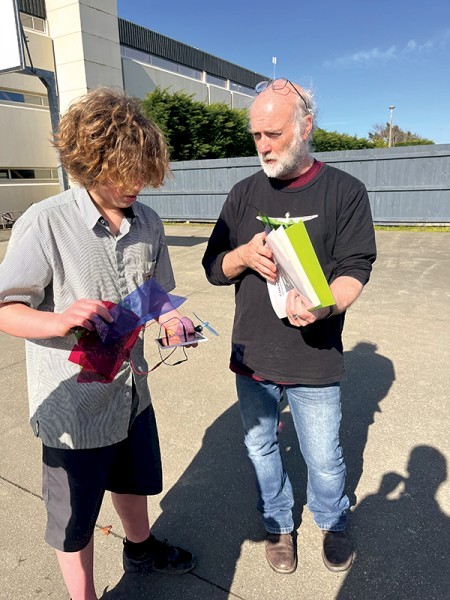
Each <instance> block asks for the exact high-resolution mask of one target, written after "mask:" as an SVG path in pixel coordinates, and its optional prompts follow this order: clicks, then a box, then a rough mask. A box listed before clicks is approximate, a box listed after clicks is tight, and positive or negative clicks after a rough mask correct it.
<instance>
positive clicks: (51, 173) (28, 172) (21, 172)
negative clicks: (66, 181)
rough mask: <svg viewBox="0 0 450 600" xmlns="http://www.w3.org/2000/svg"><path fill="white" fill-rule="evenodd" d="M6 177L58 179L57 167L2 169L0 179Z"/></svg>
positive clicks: (3, 179)
mask: <svg viewBox="0 0 450 600" xmlns="http://www.w3.org/2000/svg"><path fill="white" fill-rule="evenodd" d="M6 179H8V180H11V179H14V180H16V179H50V180H54V179H55V180H57V179H58V170H57V169H0V180H2V181H5V180H6Z"/></svg>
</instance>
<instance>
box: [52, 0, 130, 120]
mask: <svg viewBox="0 0 450 600" xmlns="http://www.w3.org/2000/svg"><path fill="white" fill-rule="evenodd" d="M46 8H47V22H48V26H49V34H50V36H51V38H52V39H53V44H54V53H55V66H56V72H57V77H58V90H59V97H60V110H61V112H64V111H65V110H66V108H67V106H68V105H69V104H70V102H71V101H72V100H73V99H74V98H77V97H79V96H81V95H83V94H84V93H86V92H87V91H88V90H89V89H92V88H94V87H97V86H98V85H108V86H118V87H122V85H123V82H122V67H121V60H120V43H119V29H118V25H117V3H116V2H115V1H111V0H47V1H46Z"/></svg>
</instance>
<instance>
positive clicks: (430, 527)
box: [0, 224, 450, 600]
mask: <svg viewBox="0 0 450 600" xmlns="http://www.w3.org/2000/svg"><path fill="white" fill-rule="evenodd" d="M210 231H211V226H210V225H199V224H182V225H167V226H166V234H167V238H168V242H169V249H170V254H171V257H172V262H173V267H174V271H175V276H176V280H177V288H176V290H175V293H178V294H180V295H182V296H185V297H186V298H187V300H186V302H185V304H184V305H183V307H182V308H183V311H184V312H185V314H187V315H188V316H191V317H193V313H194V312H195V313H196V314H197V315H199V316H200V317H201V318H202V319H203V320H207V321H209V322H210V323H211V325H212V326H213V327H214V328H215V329H216V330H217V331H218V332H219V334H220V335H219V336H218V337H215V336H213V335H210V334H208V337H209V340H208V342H206V343H201V344H199V346H198V348H196V349H188V350H187V355H188V358H189V360H188V361H187V362H184V363H182V364H179V365H177V366H166V365H162V366H160V367H159V368H158V369H156V370H155V371H154V372H153V373H152V374H151V375H150V389H151V392H152V397H153V402H154V406H155V411H156V415H157V420H158V426H159V433H160V439H161V449H162V456H163V466H164V480H165V481H164V484H165V485H164V491H163V492H162V493H161V494H160V495H158V496H156V497H153V498H151V499H150V500H149V507H150V514H151V516H152V519H153V520H154V527H153V532H154V534H155V535H157V536H158V537H162V538H168V539H169V540H170V541H171V542H172V543H175V544H178V545H182V546H186V547H188V548H190V549H191V550H192V551H193V552H195V554H196V555H197V557H198V566H197V567H196V569H195V570H194V571H193V572H192V573H190V574H187V575H183V576H162V575H157V574H151V575H147V576H136V575H133V576H128V575H124V573H123V570H122V566H121V553H122V536H123V532H122V529H121V525H120V522H119V519H118V518H117V516H116V514H115V512H114V510H113V508H112V504H111V500H110V497H109V496H107V497H106V499H105V502H104V505H103V507H102V510H101V514H100V517H99V520H98V527H97V529H96V532H95V567H96V585H97V591H98V594H99V596H100V597H101V598H102V599H107V600H149V599H151V598H158V599H159V600H194V599H201V600H224V599H226V598H229V599H240V600H266V599H267V600H269V599H270V600H273V598H279V599H282V600H334V599H338V600H366V599H369V600H406V599H408V600H444V599H445V598H449V597H450V583H449V573H450V569H449V561H448V540H449V539H450V536H449V533H450V531H449V530H450V527H449V523H450V519H449V515H450V500H449V493H448V492H449V488H448V483H447V469H448V466H447V460H448V455H449V431H448V425H447V423H448V412H449V411H448V409H449V389H450V369H449V364H450V350H449V333H450V328H449V315H450V285H449V283H450V282H449V273H450V234H448V233H437V232H417V233H414V232H407V231H379V232H377V243H378V250H379V258H378V260H377V262H376V264H375V268H374V272H373V276H372V279H371V281H370V283H369V284H368V286H367V287H366V289H365V290H364V292H363V294H362V296H361V297H360V299H359V300H358V301H357V302H356V304H355V305H354V306H353V307H352V308H351V310H350V311H349V312H348V315H347V319H346V324H345V332H344V342H345V358H346V364H347V370H348V375H347V377H346V379H345V380H344V382H343V384H342V393H343V420H342V436H341V437H342V444H343V446H344V452H345V457H346V462H347V467H348V477H347V484H348V485H347V488H348V493H349V495H350V497H351V498H352V499H353V500H354V502H355V505H354V508H353V514H352V517H351V527H350V531H351V535H352V537H353V539H354V541H355V543H356V547H357V558H356V561H355V563H354V566H353V568H352V570H351V571H349V572H348V573H343V574H338V573H330V572H329V571H327V570H326V568H325V567H324V565H323V563H322V559H321V539H322V536H321V533H320V531H319V530H318V529H317V528H316V526H315V525H314V523H313V519H312V517H311V514H310V513H309V511H308V508H307V507H306V506H305V475H306V474H305V467H304V464H303V461H302V459H301V456H300V453H299V449H298V444H297V441H296V437H295V433H294V430H293V426H292V422H291V419H290V415H289V411H288V409H287V408H286V406H284V405H283V406H282V410H283V412H282V421H283V428H282V432H281V435H280V444H281V448H282V454H283V458H284V460H285V463H286V466H287V469H288V471H289V474H290V477H291V481H292V483H293V487H294V492H295V498H296V511H295V521H296V526H297V527H298V555H299V565H298V569H297V571H296V572H295V573H294V574H293V575H277V574H276V573H274V572H273V571H272V570H271V569H270V568H269V566H268V565H267V563H266V561H265V556H264V529H263V527H262V524H261V521H260V518H259V515H258V513H257V511H256V509H255V505H256V491H255V482H254V476H253V471H252V467H251V465H250V464H249V461H248V459H247V457H246V453H245V449H244V445H243V440H242V429H241V423H240V418H239V413H238V409H237V405H236V393H235V389H234V378H233V375H232V373H231V372H230V371H229V370H228V358H229V347H230V332H231V326H232V319H233V310H234V298H233V289H232V288H223V287H222V288H218V287H213V286H211V285H210V284H209V283H208V282H207V281H206V279H205V276H204V274H203V271H202V268H201V264H200V261H201V257H202V255H203V252H204V249H205V245H206V242H207V239H208V237H209V234H210ZM0 233H1V235H0V260H2V258H3V256H4V252H5V250H6V246H7V238H8V234H7V233H5V232H0ZM156 337H157V331H156V329H153V328H149V329H148V330H147V332H146V356H147V359H148V361H149V362H150V363H152V362H153V363H156V362H157V361H158V359H159V357H158V349H157V346H156V344H155V342H154V338H156ZM0 344H1V352H0V418H1V423H2V427H1V430H0V537H1V540H2V542H1V547H0V598H2V599H3V598H4V599H5V600H6V599H7V600H19V599H20V600H23V599H26V598H33V599H36V600H40V599H42V598H52V599H58V600H60V599H66V598H68V595H67V592H66V590H65V587H64V584H63V582H62V579H61V576H60V572H59V569H58V566H57V563H56V559H55V556H54V553H53V551H52V549H51V548H49V547H48V546H46V544H45V543H44V541H43V533H44V525H45V523H44V520H45V510H44V506H43V502H42V496H41V473H40V469H41V460H40V442H39V441H38V440H37V439H36V438H34V437H33V434H32V431H31V428H30V426H29V425H28V405H27V390H26V379H25V363H24V349H23V341H22V340H19V339H14V338H10V337H7V336H6V335H4V334H0ZM177 352H178V350H177ZM109 525H111V529H110V534H109V535H105V534H104V533H103V528H105V527H107V526H109Z"/></svg>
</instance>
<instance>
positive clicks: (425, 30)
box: [117, 0, 450, 144]
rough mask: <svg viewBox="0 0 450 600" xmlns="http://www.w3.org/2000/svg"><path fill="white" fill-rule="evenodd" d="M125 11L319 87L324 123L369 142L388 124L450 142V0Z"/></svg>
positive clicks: (163, 6)
mask: <svg viewBox="0 0 450 600" xmlns="http://www.w3.org/2000/svg"><path fill="white" fill-rule="evenodd" d="M117 4H118V14H119V16H120V17H122V18H123V19H127V20H129V21H132V22H134V23H137V24H139V25H143V26H144V27H147V28H148V29H152V30H154V31H157V32H158V33H162V34H164V35H166V36H169V37H171V38H173V39H176V40H178V41H180V42H184V43H185V44H189V45H190V46H194V47H196V48H199V49H200V50H203V51H205V52H208V53H210V54H213V55H214V56H218V57H220V58H223V59H225V60H228V61H230V62H233V63H236V64H238V65H240V66H242V67H245V68H247V69H250V70H251V71H256V72H257V73H261V74H264V75H267V76H268V77H271V76H272V74H273V64H272V57H273V56H276V57H277V65H276V76H278V77H287V78H288V79H291V80H292V81H295V82H298V83H300V85H302V86H303V87H306V88H308V89H311V90H312V91H313V93H314V95H315V98H316V101H317V104H318V125H319V127H323V128H324V129H327V130H329V131H339V132H341V133H348V134H351V135H355V134H356V135H358V136H360V137H367V134H368V132H369V131H371V130H372V127H373V125H375V124H378V123H382V124H384V123H386V122H387V121H389V106H390V105H394V106H395V107H396V108H395V110H394V112H393V123H394V124H396V125H398V126H399V127H400V128H401V129H403V130H405V131H406V130H409V131H413V132H414V133H417V134H419V135H420V136H422V137H426V138H429V139H431V140H433V141H435V142H436V143H438V144H444V143H450V1H449V0H429V1H428V2H424V1H423V0H420V1H419V0H409V1H407V0H390V1H387V0H341V1H338V0H319V1H318V2H315V3H313V2H303V1H302V0H279V1H278V2H267V0H259V1H258V2H255V1H254V0H248V1H247V2H246V1H245V0H227V1H226V2H216V1H215V0H208V1H206V0H199V1H194V2H186V1H185V0H184V1H180V0H172V1H171V2H161V1H159V2H154V1H152V0H146V1H145V2H144V1H143V0H118V2H117Z"/></svg>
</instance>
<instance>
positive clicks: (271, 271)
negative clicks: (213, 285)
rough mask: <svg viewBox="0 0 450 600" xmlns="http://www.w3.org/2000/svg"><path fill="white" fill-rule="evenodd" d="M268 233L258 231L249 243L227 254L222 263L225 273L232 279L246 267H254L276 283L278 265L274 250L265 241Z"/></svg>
mask: <svg viewBox="0 0 450 600" xmlns="http://www.w3.org/2000/svg"><path fill="white" fill-rule="evenodd" d="M265 239H266V234H265V233H264V232H262V233H257V234H256V235H255V236H254V237H253V238H252V239H251V240H250V241H249V242H248V243H247V244H243V245H242V246H239V247H238V248H236V249H235V250H233V251H232V252H229V253H228V254H226V255H225V257H224V259H223V263H222V269H223V272H224V274H225V275H226V276H227V277H229V278H230V279H234V278H235V277H237V276H238V275H240V274H241V273H242V272H243V271H245V269H252V270H253V271H255V272H256V273H258V274H259V275H261V277H264V279H267V281H270V282H271V283H275V281H276V280H277V267H276V265H275V263H274V261H273V255H272V251H271V249H270V248H269V246H267V245H266V243H265Z"/></svg>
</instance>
